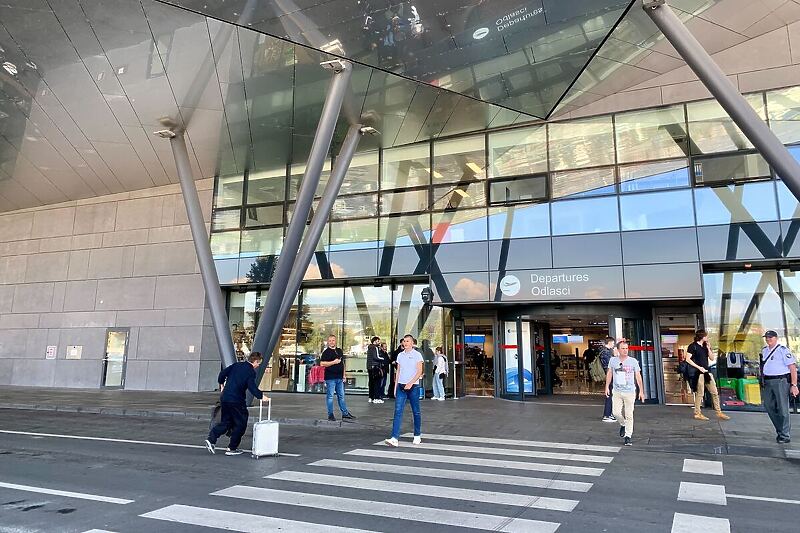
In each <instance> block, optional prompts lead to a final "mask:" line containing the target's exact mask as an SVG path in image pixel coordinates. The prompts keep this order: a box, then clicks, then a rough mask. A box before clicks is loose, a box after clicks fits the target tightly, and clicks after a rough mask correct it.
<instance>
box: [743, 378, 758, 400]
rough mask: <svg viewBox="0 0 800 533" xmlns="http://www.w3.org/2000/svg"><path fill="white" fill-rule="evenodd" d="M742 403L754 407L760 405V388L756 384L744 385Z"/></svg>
mask: <svg viewBox="0 0 800 533" xmlns="http://www.w3.org/2000/svg"><path fill="white" fill-rule="evenodd" d="M744 401H745V403H750V404H754V405H760V404H761V388H760V387H759V386H758V383H745V384H744Z"/></svg>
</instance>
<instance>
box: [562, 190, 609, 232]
mask: <svg viewBox="0 0 800 533" xmlns="http://www.w3.org/2000/svg"><path fill="white" fill-rule="evenodd" d="M550 205H551V206H552V211H553V215H552V217H553V235H571V234H578V233H601V232H606V231H619V213H618V211H617V197H616V196H610V197H605V198H586V199H583V200H568V201H561V202H553V203H552V204H550Z"/></svg>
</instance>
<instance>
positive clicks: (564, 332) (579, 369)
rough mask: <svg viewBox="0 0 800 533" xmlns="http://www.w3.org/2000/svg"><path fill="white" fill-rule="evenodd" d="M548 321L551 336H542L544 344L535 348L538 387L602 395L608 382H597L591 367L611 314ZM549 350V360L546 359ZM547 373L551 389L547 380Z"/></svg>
mask: <svg viewBox="0 0 800 533" xmlns="http://www.w3.org/2000/svg"><path fill="white" fill-rule="evenodd" d="M548 324H549V332H550V336H549V337H545V336H544V335H542V336H541V337H540V343H541V344H539V345H538V346H537V347H536V354H537V356H536V366H537V368H538V369H539V372H538V374H539V376H538V379H537V384H536V388H537V389H538V390H541V391H545V392H551V393H552V394H579V395H596V396H600V395H603V394H604V392H603V387H604V386H605V383H604V382H600V381H594V380H593V379H592V375H591V372H590V368H591V364H592V362H593V361H594V359H595V358H596V357H598V355H599V354H600V349H601V348H602V347H603V344H604V341H605V338H606V337H607V336H608V332H609V328H608V317H600V316H590V315H585V316H578V317H564V318H554V319H553V320H552V321H550V322H549V323H548ZM537 329H538V328H537ZM541 329H544V328H541ZM547 343H549V350H548V349H546V348H548V347H547ZM548 353H549V356H550V357H549V361H547V360H546V355H547V354H548ZM548 367H549V368H548ZM547 374H549V378H550V379H549V382H550V389H551V390H550V391H548V383H547V381H548V380H546V379H545V376H546V375H547Z"/></svg>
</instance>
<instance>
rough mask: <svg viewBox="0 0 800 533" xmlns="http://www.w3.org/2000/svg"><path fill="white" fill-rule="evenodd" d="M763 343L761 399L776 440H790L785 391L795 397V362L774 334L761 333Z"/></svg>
mask: <svg viewBox="0 0 800 533" xmlns="http://www.w3.org/2000/svg"><path fill="white" fill-rule="evenodd" d="M764 338H765V339H766V340H767V345H766V346H765V347H764V348H763V349H762V350H761V371H762V373H763V375H764V391H763V392H762V402H763V404H764V409H766V410H767V414H768V415H769V419H770V420H772V425H773V426H775V431H776V432H777V433H778V437H777V438H776V439H775V440H776V441H777V442H778V443H788V442H791V437H790V433H791V429H792V421H791V419H790V416H791V415H790V414H789V394H791V395H792V396H795V397H797V395H798V393H800V391H798V389H797V385H798V384H797V361H795V358H794V355H792V352H791V351H789V348H787V347H785V346H782V345H780V344H778V334H777V333H775V332H774V331H772V330H769V331H767V332H766V333H765V334H764Z"/></svg>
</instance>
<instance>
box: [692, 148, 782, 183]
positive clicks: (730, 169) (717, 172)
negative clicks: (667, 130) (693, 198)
mask: <svg viewBox="0 0 800 533" xmlns="http://www.w3.org/2000/svg"><path fill="white" fill-rule="evenodd" d="M770 176H771V174H770V171H769V165H768V164H767V162H766V161H765V160H764V158H763V157H761V154H734V155H726V156H718V157H709V158H703V159H699V158H695V160H694V177H695V183H696V184H697V185H698V186H700V185H713V184H717V183H719V184H722V183H732V182H740V181H747V180H759V179H764V178H769V177H770Z"/></svg>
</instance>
